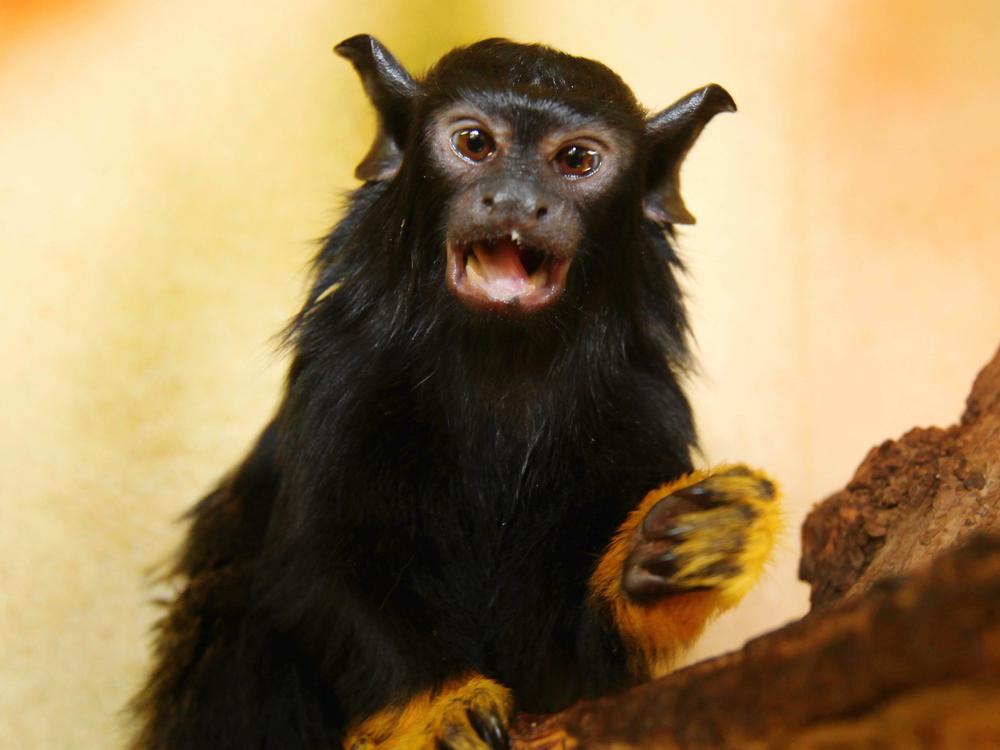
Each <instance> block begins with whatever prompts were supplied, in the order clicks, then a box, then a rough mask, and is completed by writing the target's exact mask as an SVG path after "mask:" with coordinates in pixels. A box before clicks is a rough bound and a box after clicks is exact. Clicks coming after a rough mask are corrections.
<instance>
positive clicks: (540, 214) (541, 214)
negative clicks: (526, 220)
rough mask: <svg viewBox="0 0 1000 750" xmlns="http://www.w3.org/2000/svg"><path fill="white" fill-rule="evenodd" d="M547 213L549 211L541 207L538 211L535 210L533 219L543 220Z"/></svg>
mask: <svg viewBox="0 0 1000 750" xmlns="http://www.w3.org/2000/svg"><path fill="white" fill-rule="evenodd" d="M548 212H549V209H547V208H546V207H545V206H542V207H541V208H540V209H538V210H537V211H536V212H535V218H538V219H543V218H545V215H546V214H547V213H548Z"/></svg>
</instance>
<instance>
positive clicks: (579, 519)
mask: <svg viewBox="0 0 1000 750" xmlns="http://www.w3.org/2000/svg"><path fill="white" fill-rule="evenodd" d="M337 51H338V52H339V53H340V54H342V55H343V56H345V57H347V58H348V59H350V60H351V62H352V63H353V64H354V65H355V67H356V68H357V69H358V71H359V73H360V74H361V76H362V79H363V81H364V85H365V90H366V91H367V93H368V95H369V97H370V98H371V100H372V102H373V104H374V105H375V107H376V109H377V111H378V114H379V129H378V134H377V137H376V140H375V143H374V145H373V146H372V148H371V150H370V151H369V153H368V155H367V156H366V157H365V159H364V160H363V161H362V163H361V165H360V166H359V167H358V176H359V177H361V178H362V179H364V180H365V181H366V182H365V184H364V185H363V186H362V187H360V188H359V189H358V190H357V191H356V192H355V193H354V195H353V196H352V198H351V201H350V204H349V207H348V210H347V213H346V215H345V216H344V218H343V219H342V221H341V222H340V223H339V224H338V225H337V226H336V228H335V229H334V230H333V232H332V233H331V234H330V236H329V237H328V238H327V240H326V242H325V244H324V246H323V249H322V251H321V252H320V254H319V256H318V258H317V260H316V270H315V283H314V285H313V287H312V289H311V291H310V293H309V296H308V299H307V301H306V304H305V306H304V307H303V309H302V311H301V312H300V313H299V314H298V316H297V317H296V319H295V321H294V323H293V325H292V326H291V329H290V332H289V334H288V340H289V344H290V346H291V347H292V348H293V351H294V358H293V361H292V365H291V369H290V373H289V376H288V382H287V387H286V391H285V395H284V398H283V401H282V402H281V404H280V406H279V408H278V410H277V413H276V415H275V417H274V420H273V421H272V422H271V424H270V425H268V426H267V428H265V430H264V432H263V434H262V436H261V437H260V439H259V441H258V443H257V444H256V446H255V447H254V448H253V450H252V451H251V453H250V455H249V456H248V457H247V459H246V460H245V461H244V463H243V464H242V465H240V466H239V467H237V468H236V469H235V470H234V471H233V473H232V474H230V475H229V476H228V477H227V478H226V479H224V480H223V481H222V482H221V484H220V485H219V487H218V488H217V489H216V490H215V491H213V492H212V493H211V494H209V495H208V496H207V497H206V498H205V499H203V500H202V501H201V503H200V504H199V505H198V506H197V507H196V508H195V509H194V510H193V511H192V513H191V518H192V526H191V532H190V535H189V538H188V541H187V543H186V546H185V548H184V551H183V554H182V555H181V557H180V560H179V562H178V565H177V571H176V572H177V573H178V575H179V576H181V577H182V579H183V581H184V585H185V588H184V590H183V592H182V593H181V594H180V595H179V596H178V598H177V599H176V601H175V602H174V603H173V604H172V606H171V609H170V613H169V614H168V616H167V617H166V618H165V619H164V621H163V623H162V624H161V628H160V631H159V640H158V646H157V660H158V663H157V666H156V668H155V671H154V672H153V675H152V677H151V679H150V681H149V683H148V685H147V687H146V689H145V691H144V692H143V693H142V695H141V696H140V697H139V698H138V699H137V704H136V705H137V711H138V714H139V716H140V717H141V720H142V730H141V734H140V737H139V739H138V740H137V742H136V745H135V747H137V748H157V749H159V748H185V749H186V748H213V750H224V749H225V748H251V747H252V748H264V747H266V748H285V749H292V750H295V749H297V748H306V747H309V748H318V747H323V748H326V747H335V746H336V744H337V743H338V742H339V741H340V739H341V737H342V734H343V731H344V728H345V727H346V726H347V725H348V724H350V723H351V722H353V721H357V720H358V719H359V718H362V717H365V716H368V715H370V714H371V713H373V712H375V711H377V710H378V709H380V708H382V707H384V706H385V705H387V704H388V703H390V702H393V701H401V700H405V699H406V698H407V697H408V696H410V695H412V694H413V693H414V692H416V691H419V690H422V689H425V688H427V687H429V686H431V685H434V684H439V683H440V682H442V681H444V680H447V679H449V678H450V677H453V676H455V675H456V674H462V673H466V672H469V671H477V672H481V673H483V674H485V675H487V676H489V677H492V678H494V679H497V680H499V681H500V682H502V683H504V684H505V685H507V686H509V687H511V688H512V689H513V690H514V691H515V695H516V699H517V705H518V708H519V709H520V710H524V711H529V712H539V711H547V710H552V709H555V708H558V707H561V706H564V705H566V704H567V703H568V702H570V701H572V700H575V699H577V698H579V697H581V696H586V695H595V694H599V693H605V692H609V691H610V690H613V689H615V688H617V687H621V686H623V685H625V684H627V683H628V681H629V680H630V679H632V678H631V677H630V676H629V674H628V673H627V670H626V665H625V659H624V656H623V653H622V648H621V644H620V643H618V640H617V637H616V636H615V635H614V634H613V633H612V631H611V629H610V628H609V627H608V624H607V623H606V622H604V621H603V619H602V617H601V616H600V614H599V613H597V612H594V611H592V610H591V609H590V607H589V605H588V604H587V591H586V584H587V580H588V578H589V577H590V575H591V573H592V570H593V567H594V563H595V561H596V560H597V558H598V556H599V555H600V553H601V551H602V550H603V549H604V547H605V546H606V545H607V544H608V541H609V540H610V538H611V536H612V534H613V533H614V531H615V529H616V528H617V527H618V526H619V524H620V523H621V522H622V520H623V518H624V517H625V515H626V513H627V512H628V510H629V509H630V508H631V507H632V506H634V505H635V503H636V502H638V500H639V499H640V498H642V496H643V495H644V493H645V492H646V491H648V490H649V489H651V488H652V487H654V486H656V485H658V484H660V483H662V482H664V481H666V480H669V479H671V478H673V477H676V476H678V475H680V474H682V473H683V472H685V471H688V470H690V468H691V460H690V451H691V448H692V446H693V444H694V440H695V438H694V430H693V426H692V418H691V413H690V409H689V407H688V404H687V401H686V399H685V397H684V395H683V393H682V391H681V388H680V386H679V384H678V377H679V375H680V374H681V372H682V371H683V369H684V368H685V366H686V363H687V347H686V333H687V328H686V322H685V317H684V310H683V307H682V301H681V296H680V292H679V289H678V286H677V282H676V280H675V277H674V274H675V272H676V270H677V268H678V267H679V263H678V260H677V256H676V255H675V253H674V250H673V249H672V247H671V244H670V238H671V236H672V225H673V224H674V223H680V222H690V221H692V220H693V219H691V217H690V214H689V213H687V210H686V209H685V208H684V204H683V202H682V201H681V200H680V196H679V192H678V177H677V176H678V170H679V167H680V162H681V160H682V159H683V157H684V155H685V154H686V152H687V151H688V149H689V148H690V147H691V145H692V144H693V142H694V140H695V138H696V137H697V136H698V134H699V132H700V131H701V129H702V127H704V125H705V123H706V122H707V121H708V120H709V119H711V117H712V116H713V115H714V114H716V113H717V112H719V111H724V110H731V109H733V108H734V106H733V104H732V100H731V99H730V98H729V96H728V94H726V93H725V91H724V90H722V89H721V88H719V87H717V86H710V87H706V88H704V89H701V90H699V91H697V92H695V93H693V94H691V95H689V96H688V97H686V98H685V99H683V100H681V102H679V103H678V104H677V105H675V106H674V107H671V108H670V109H668V110H665V111H664V112H662V113H660V114H658V115H655V116H653V117H647V114H646V112H645V111H644V110H643V109H642V107H640V105H639V104H638V103H637V102H636V100H635V98H634V97H633V95H632V93H631V92H630V91H629V89H628V88H627V87H626V86H625V84H624V83H623V82H622V81H621V80H620V79H619V78H618V76H617V75H615V74H614V73H613V72H611V71H610V70H608V69H607V68H606V67H604V66H603V65H601V64H599V63H596V62H593V61H590V60H584V59H581V58H576V57H571V56H569V55H566V54H563V53H560V52H557V51H555V50H552V49H549V48H546V47H542V46H535V45H519V44H514V43H511V42H508V41H505V40H499V39H491V40H486V41H483V42H479V43H477V44H474V45H471V46H469V47H465V48H461V49H457V50H455V51H453V52H450V53H449V54H447V55H445V56H444V57H443V58H442V59H441V60H440V62H439V63H438V64H437V65H436V66H435V67H434V68H433V69H432V70H431V71H430V72H429V73H428V74H427V75H426V76H425V77H424V78H423V79H421V80H419V81H418V80H416V79H414V78H413V77H411V76H410V75H409V74H408V73H407V72H406V71H405V70H404V69H403V68H402V67H401V66H400V64H399V63H398V62H397V61H396V60H395V59H394V58H393V57H392V56H391V55H390V54H389V53H388V52H387V51H386V50H385V49H384V48H383V47H382V46H381V45H380V44H379V43H378V42H376V41H375V40H373V39H371V38H370V37H366V36H361V37H354V38H352V39H349V40H347V41H345V42H343V43H342V44H341V45H338V47H337ZM463 129H465V130H469V129H475V130H485V131H488V134H489V136H490V138H491V139H492V140H493V141H494V145H495V152H494V153H493V154H492V155H491V156H488V157H487V158H485V159H483V160H482V161H475V160H472V161H470V160H468V159H467V158H463V155H462V153H461V148H460V147H458V146H456V145H455V141H454V140H453V138H455V134H456V133H460V132H463ZM479 143H480V142H479V141H478V140H476V141H473V144H472V145H473V146H476V145H477V144H479ZM574 144H582V146H583V147H584V148H585V150H586V149H589V150H591V151H594V152H595V153H598V156H599V159H600V163H599V165H598V166H597V168H596V169H594V170H593V172H592V173H591V174H587V175H584V176H577V175H572V174H571V175H567V174H565V173H564V171H562V170H564V169H566V168H568V167H566V165H565V164H562V163H561V162H560V161H559V159H564V158H567V157H564V156H560V154H562V153H563V151H564V149H565V148H568V147H571V146H574ZM456 148H457V149H458V150H457V151H456ZM467 150H468V151H469V152H470V153H474V154H475V155H476V156H478V155H479V153H480V151H478V150H476V149H475V148H473V147H472V146H470V147H469V149H467ZM579 158H583V157H579V155H578V154H577V152H574V156H573V158H572V159H569V161H568V163H569V164H570V165H571V167H572V165H575V164H577V163H578V159H579ZM542 209H544V210H542ZM470 253H471V254H473V255H475V256H476V258H477V259H478V260H476V261H475V262H477V263H479V262H480V261H481V262H482V264H485V265H486V266H488V268H486V269H485V271H484V273H485V272H490V273H494V276H492V277H490V278H491V279H492V281H491V280H490V279H488V280H487V281H484V282H483V283H482V285H480V286H478V287H477V286H475V285H473V287H469V288H465V289H464V291H463V288H462V286H461V285H462V283H469V282H468V278H466V279H465V282H463V281H462V279H457V280H456V279H455V278H454V276H453V275H451V274H452V272H457V271H456V268H457V264H461V266H462V267H461V268H460V269H458V270H459V271H462V272H463V273H468V268H469V266H468V265H467V264H468V263H469V262H470ZM546 263H548V264H550V265H548V266H546V265H545V264H546ZM450 264H451V266H450ZM491 264H492V265H491ZM516 264H520V266H517V265H516ZM560 264H563V265H560ZM480 267H481V268H482V265H481V266H480ZM510 268H513V270H512V271H510V273H509V274H508V275H507V276H503V273H507V271H505V270H504V269H510ZM519 269H520V270H519ZM539 269H542V271H544V273H543V276H544V278H543V279H542V282H544V284H546V285H547V286H546V285H543V286H542V287H540V288H541V289H542V291H543V292H545V294H537V295H536V296H531V295H532V294H534V292H533V291H532V290H531V289H530V288H529V287H528V286H525V285H526V284H528V283H529V282H526V281H525V279H524V276H525V275H527V277H531V276H532V273H533V272H536V271H538V270H539ZM562 270H565V277H564V278H563V279H561V281H560V279H559V278H557V275H558V273H561V272H562ZM522 271H523V273H522ZM546 274H547V275H546ZM497 279H499V281H497ZM556 282H559V283H560V285H559V286H558V288H556V286H554V284H555V283H556ZM477 289H478V290H479V291H477ZM484 289H485V291H484V292H483V294H482V295H480V293H479V292H482V291H483V290H484ZM518 290H520V292H519V291H518ZM550 291H554V292H556V293H554V294H553V295H551V296H545V295H546V294H548V292H550ZM491 295H493V296H491ZM504 295H507V296H504Z"/></svg>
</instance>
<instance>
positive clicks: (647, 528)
mask: <svg viewBox="0 0 1000 750" xmlns="http://www.w3.org/2000/svg"><path fill="white" fill-rule="evenodd" d="M700 510H704V505H703V504H702V503H695V502H692V501H691V500H690V499H688V498H687V497H681V496H678V494H677V493H674V494H672V495H667V496H666V497H665V498H663V499H662V500H660V501H659V502H658V503H657V504H656V505H654V506H653V507H652V508H650V510H649V512H648V513H647V514H646V517H645V518H644V519H642V535H643V536H644V537H646V538H647V539H660V538H661V537H667V536H676V534H675V533H674V529H676V528H677V526H678V524H677V517H678V516H682V515H684V514H685V513H697V512H698V511H700Z"/></svg>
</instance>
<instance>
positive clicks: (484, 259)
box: [446, 231, 571, 313]
mask: <svg viewBox="0 0 1000 750" xmlns="http://www.w3.org/2000/svg"><path fill="white" fill-rule="evenodd" d="M570 260H571V259H570V258H569V257H566V256H563V255H560V254H557V253H554V252H551V251H548V250H546V249H544V248H541V247H536V246H534V245H530V244H528V243H526V242H524V241H523V239H522V238H521V237H520V235H519V234H518V233H517V231H514V232H511V233H510V234H506V235H502V236H500V237H493V238H487V239H476V240H471V241H468V242H455V241H449V242H448V265H447V271H446V274H447V282H448V287H449V288H450V289H451V291H452V293H453V294H455V296H456V297H458V298H459V299H460V300H461V301H462V302H463V303H465V304H466V305H467V306H469V307H472V308H478V309H484V310H493V311H496V312H508V313H518V312H523V313H531V312H535V311H536V310H540V309H542V308H544V307H547V306H548V305H550V304H552V303H553V302H555V301H556V300H557V299H558V298H559V296H560V295H561V294H562V292H563V289H565V286H566V274H567V272H568V271H569V264H570Z"/></svg>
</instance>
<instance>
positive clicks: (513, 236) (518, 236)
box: [510, 229, 521, 242]
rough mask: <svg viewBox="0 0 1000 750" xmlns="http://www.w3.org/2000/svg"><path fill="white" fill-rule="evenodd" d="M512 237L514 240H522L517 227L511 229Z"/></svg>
mask: <svg viewBox="0 0 1000 750" xmlns="http://www.w3.org/2000/svg"><path fill="white" fill-rule="evenodd" d="M510 238H511V239H512V240H513V241H514V242H520V241H521V233H520V232H518V231H517V230H516V229H511V230H510Z"/></svg>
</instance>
